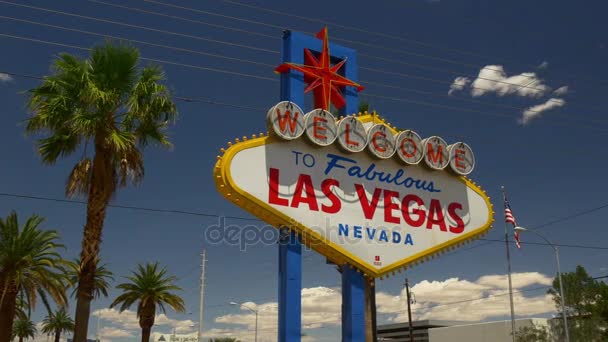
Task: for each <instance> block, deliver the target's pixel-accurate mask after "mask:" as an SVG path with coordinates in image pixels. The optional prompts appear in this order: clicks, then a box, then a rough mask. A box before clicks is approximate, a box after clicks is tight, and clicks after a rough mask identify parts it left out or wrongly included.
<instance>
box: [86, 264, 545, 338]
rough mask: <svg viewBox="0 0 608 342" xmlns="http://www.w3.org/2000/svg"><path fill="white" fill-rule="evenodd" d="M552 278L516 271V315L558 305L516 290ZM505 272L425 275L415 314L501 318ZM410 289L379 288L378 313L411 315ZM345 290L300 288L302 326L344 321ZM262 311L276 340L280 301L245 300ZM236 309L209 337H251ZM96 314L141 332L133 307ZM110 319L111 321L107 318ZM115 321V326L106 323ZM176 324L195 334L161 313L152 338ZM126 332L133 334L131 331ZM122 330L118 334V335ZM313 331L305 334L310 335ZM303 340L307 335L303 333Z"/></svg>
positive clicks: (251, 322) (109, 331) (261, 321)
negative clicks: (432, 277)
mask: <svg viewBox="0 0 608 342" xmlns="http://www.w3.org/2000/svg"><path fill="white" fill-rule="evenodd" d="M551 282H552V278H551V277H549V276H547V275H543V274H541V273H537V272H525V273H515V274H513V288H514V290H515V292H514V301H515V309H516V314H517V315H518V316H530V315H538V314H543V313H548V312H553V311H554V310H555V308H554V303H553V301H552V300H551V297H550V296H548V295H546V294H544V292H545V291H544V290H543V292H541V294H540V295H538V293H536V292H535V293H536V295H530V294H526V293H521V292H518V291H519V290H522V289H526V288H529V287H530V286H548V285H550V284H551ZM507 288H508V285H507V278H506V275H503V274H494V275H485V276H482V277H479V278H478V279H475V280H466V279H460V278H449V279H445V280H441V281H428V280H423V281H421V282H419V283H417V284H414V285H413V286H412V292H413V293H414V294H415V298H416V304H414V305H413V308H412V309H413V314H414V317H415V319H448V320H454V319H456V318H455V317H457V320H469V321H481V320H487V319H492V318H503V317H504V316H506V315H509V296H508V295H505V294H506V293H507V292H506V291H507ZM405 298H406V294H405V291H402V292H400V293H398V294H396V295H395V294H390V293H387V292H382V291H379V292H378V293H377V294H376V302H377V306H378V313H380V314H385V315H383V316H381V317H385V318H387V319H388V320H390V321H395V322H401V321H404V320H406V319H407V312H406V311H405V310H404V308H405V307H406V305H405V303H406V301H405V300H406V299H405ZM341 301H342V298H341V295H340V290H339V288H329V287H323V286H320V287H313V288H304V289H302V325H303V331H304V332H306V331H310V330H314V329H319V328H324V327H332V328H334V329H337V327H339V326H340V324H341V322H340V316H341V309H340V307H341ZM244 304H245V305H247V306H248V307H251V308H253V309H255V310H257V311H258V340H259V341H275V340H276V334H277V328H278V327H277V315H278V305H277V303H276V302H265V303H255V302H247V303H244ZM234 309H235V311H234V313H233V314H227V315H222V316H218V317H216V318H215V323H220V324H225V327H223V328H213V329H208V330H207V329H204V330H203V337H204V339H205V340H207V339H208V338H211V337H236V338H238V339H239V340H241V341H243V342H251V341H253V337H254V331H255V314H254V313H253V312H251V311H249V310H247V309H245V308H244V307H241V308H240V310H239V309H237V308H234ZM93 315H95V316H99V317H101V319H102V320H104V324H103V325H104V329H102V337H104V338H105V339H111V338H112V337H114V338H117V337H133V336H137V335H138V334H139V324H138V320H137V317H136V315H135V312H133V311H130V310H127V311H125V312H123V313H119V312H118V311H117V310H115V309H101V310H97V311H95V312H93ZM108 323H111V324H108ZM108 325H111V326H112V328H110V327H108ZM172 328H175V329H176V333H178V334H182V335H190V336H196V327H195V323H194V322H193V321H191V320H177V319H172V318H169V317H167V316H166V315H164V314H160V315H158V316H157V317H156V324H155V329H154V331H156V333H155V334H154V335H153V337H154V339H153V340H154V341H156V340H157V338H158V337H159V336H160V332H165V333H170V332H171V331H172ZM126 334H129V336H127V335H126ZM119 335H120V336H119ZM313 340H314V337H312V336H307V337H306V341H313ZM303 341H304V339H303Z"/></svg>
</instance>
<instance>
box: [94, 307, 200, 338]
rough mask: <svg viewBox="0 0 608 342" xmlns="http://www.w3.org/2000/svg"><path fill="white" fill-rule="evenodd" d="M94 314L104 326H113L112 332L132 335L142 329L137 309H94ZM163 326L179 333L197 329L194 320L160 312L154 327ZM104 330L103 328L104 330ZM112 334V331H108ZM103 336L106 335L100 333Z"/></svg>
mask: <svg viewBox="0 0 608 342" xmlns="http://www.w3.org/2000/svg"><path fill="white" fill-rule="evenodd" d="M92 314H93V316H97V317H99V318H100V319H101V320H102V326H104V328H107V329H110V328H109V327H107V326H108V325H109V326H112V327H113V328H112V329H115V330H112V331H111V333H113V334H119V333H121V332H122V333H130V334H131V335H134V334H137V333H139V331H140V330H141V328H140V326H139V319H138V318H137V314H136V312H135V311H131V310H125V311H123V312H119V311H118V310H116V309H100V310H95V311H93V313H92ZM163 327H168V329H167V330H169V331H173V329H174V328H175V332H176V333H178V334H189V333H194V332H195V331H196V329H197V326H196V323H195V322H194V321H192V320H189V319H186V320H178V319H172V318H169V317H167V315H165V314H158V315H156V317H155V319H154V329H157V330H162V329H163ZM102 331H103V330H102ZM107 333H108V334H110V332H107ZM100 335H101V336H102V337H104V335H103V334H102V333H100ZM105 337H120V336H110V335H106V336H105Z"/></svg>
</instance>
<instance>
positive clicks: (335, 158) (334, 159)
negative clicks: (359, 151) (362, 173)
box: [325, 153, 357, 175]
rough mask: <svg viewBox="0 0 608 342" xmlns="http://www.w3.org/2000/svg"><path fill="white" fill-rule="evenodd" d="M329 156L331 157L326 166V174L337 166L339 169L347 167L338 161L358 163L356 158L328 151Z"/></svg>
mask: <svg viewBox="0 0 608 342" xmlns="http://www.w3.org/2000/svg"><path fill="white" fill-rule="evenodd" d="M327 157H328V158H329V159H330V160H329V162H328V163H327V167H326V168H325V175H328V174H329V172H330V171H331V170H332V169H333V168H334V167H335V168H338V169H345V167H344V166H343V165H340V164H338V161H346V162H349V163H352V164H357V161H356V160H354V159H350V158H346V157H341V156H337V155H335V154H331V153H328V154H327Z"/></svg>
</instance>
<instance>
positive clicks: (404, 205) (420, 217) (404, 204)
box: [401, 194, 426, 227]
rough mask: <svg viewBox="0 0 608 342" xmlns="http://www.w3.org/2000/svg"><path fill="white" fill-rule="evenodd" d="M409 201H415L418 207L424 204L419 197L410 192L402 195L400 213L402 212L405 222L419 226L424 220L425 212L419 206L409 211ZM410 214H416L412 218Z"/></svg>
mask: <svg viewBox="0 0 608 342" xmlns="http://www.w3.org/2000/svg"><path fill="white" fill-rule="evenodd" d="M410 202H414V203H416V204H417V205H418V207H420V206H422V205H424V202H422V199H421V198H420V197H418V196H416V195H411V194H410V195H406V196H405V197H403V200H401V213H402V214H403V219H404V220H405V222H406V223H407V224H408V225H410V226H412V227H420V226H422V224H423V223H424V220H426V212H425V211H424V210H422V209H420V208H415V209H412V212H411V213H410V210H409V208H410ZM412 215H416V216H417V218H416V219H414V218H412Z"/></svg>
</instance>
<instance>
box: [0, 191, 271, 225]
mask: <svg viewBox="0 0 608 342" xmlns="http://www.w3.org/2000/svg"><path fill="white" fill-rule="evenodd" d="M0 196H2V197H12V198H22V199H31V200H39V201H49V202H58V203H69V204H79V205H86V204H87V202H86V201H78V200H70V199H61V198H51V197H44V196H31V195H21V194H12V193H6V192H0ZM108 207H109V208H116V209H128V210H137V211H146V212H155V213H165V214H176V215H187V216H199V217H213V218H227V219H231V220H243V221H255V222H261V221H260V220H259V219H257V218H248V217H242V216H230V215H218V214H211V213H203V212H196V211H187V210H177V209H161V208H147V207H138V206H131V205H121V204H109V205H108Z"/></svg>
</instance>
